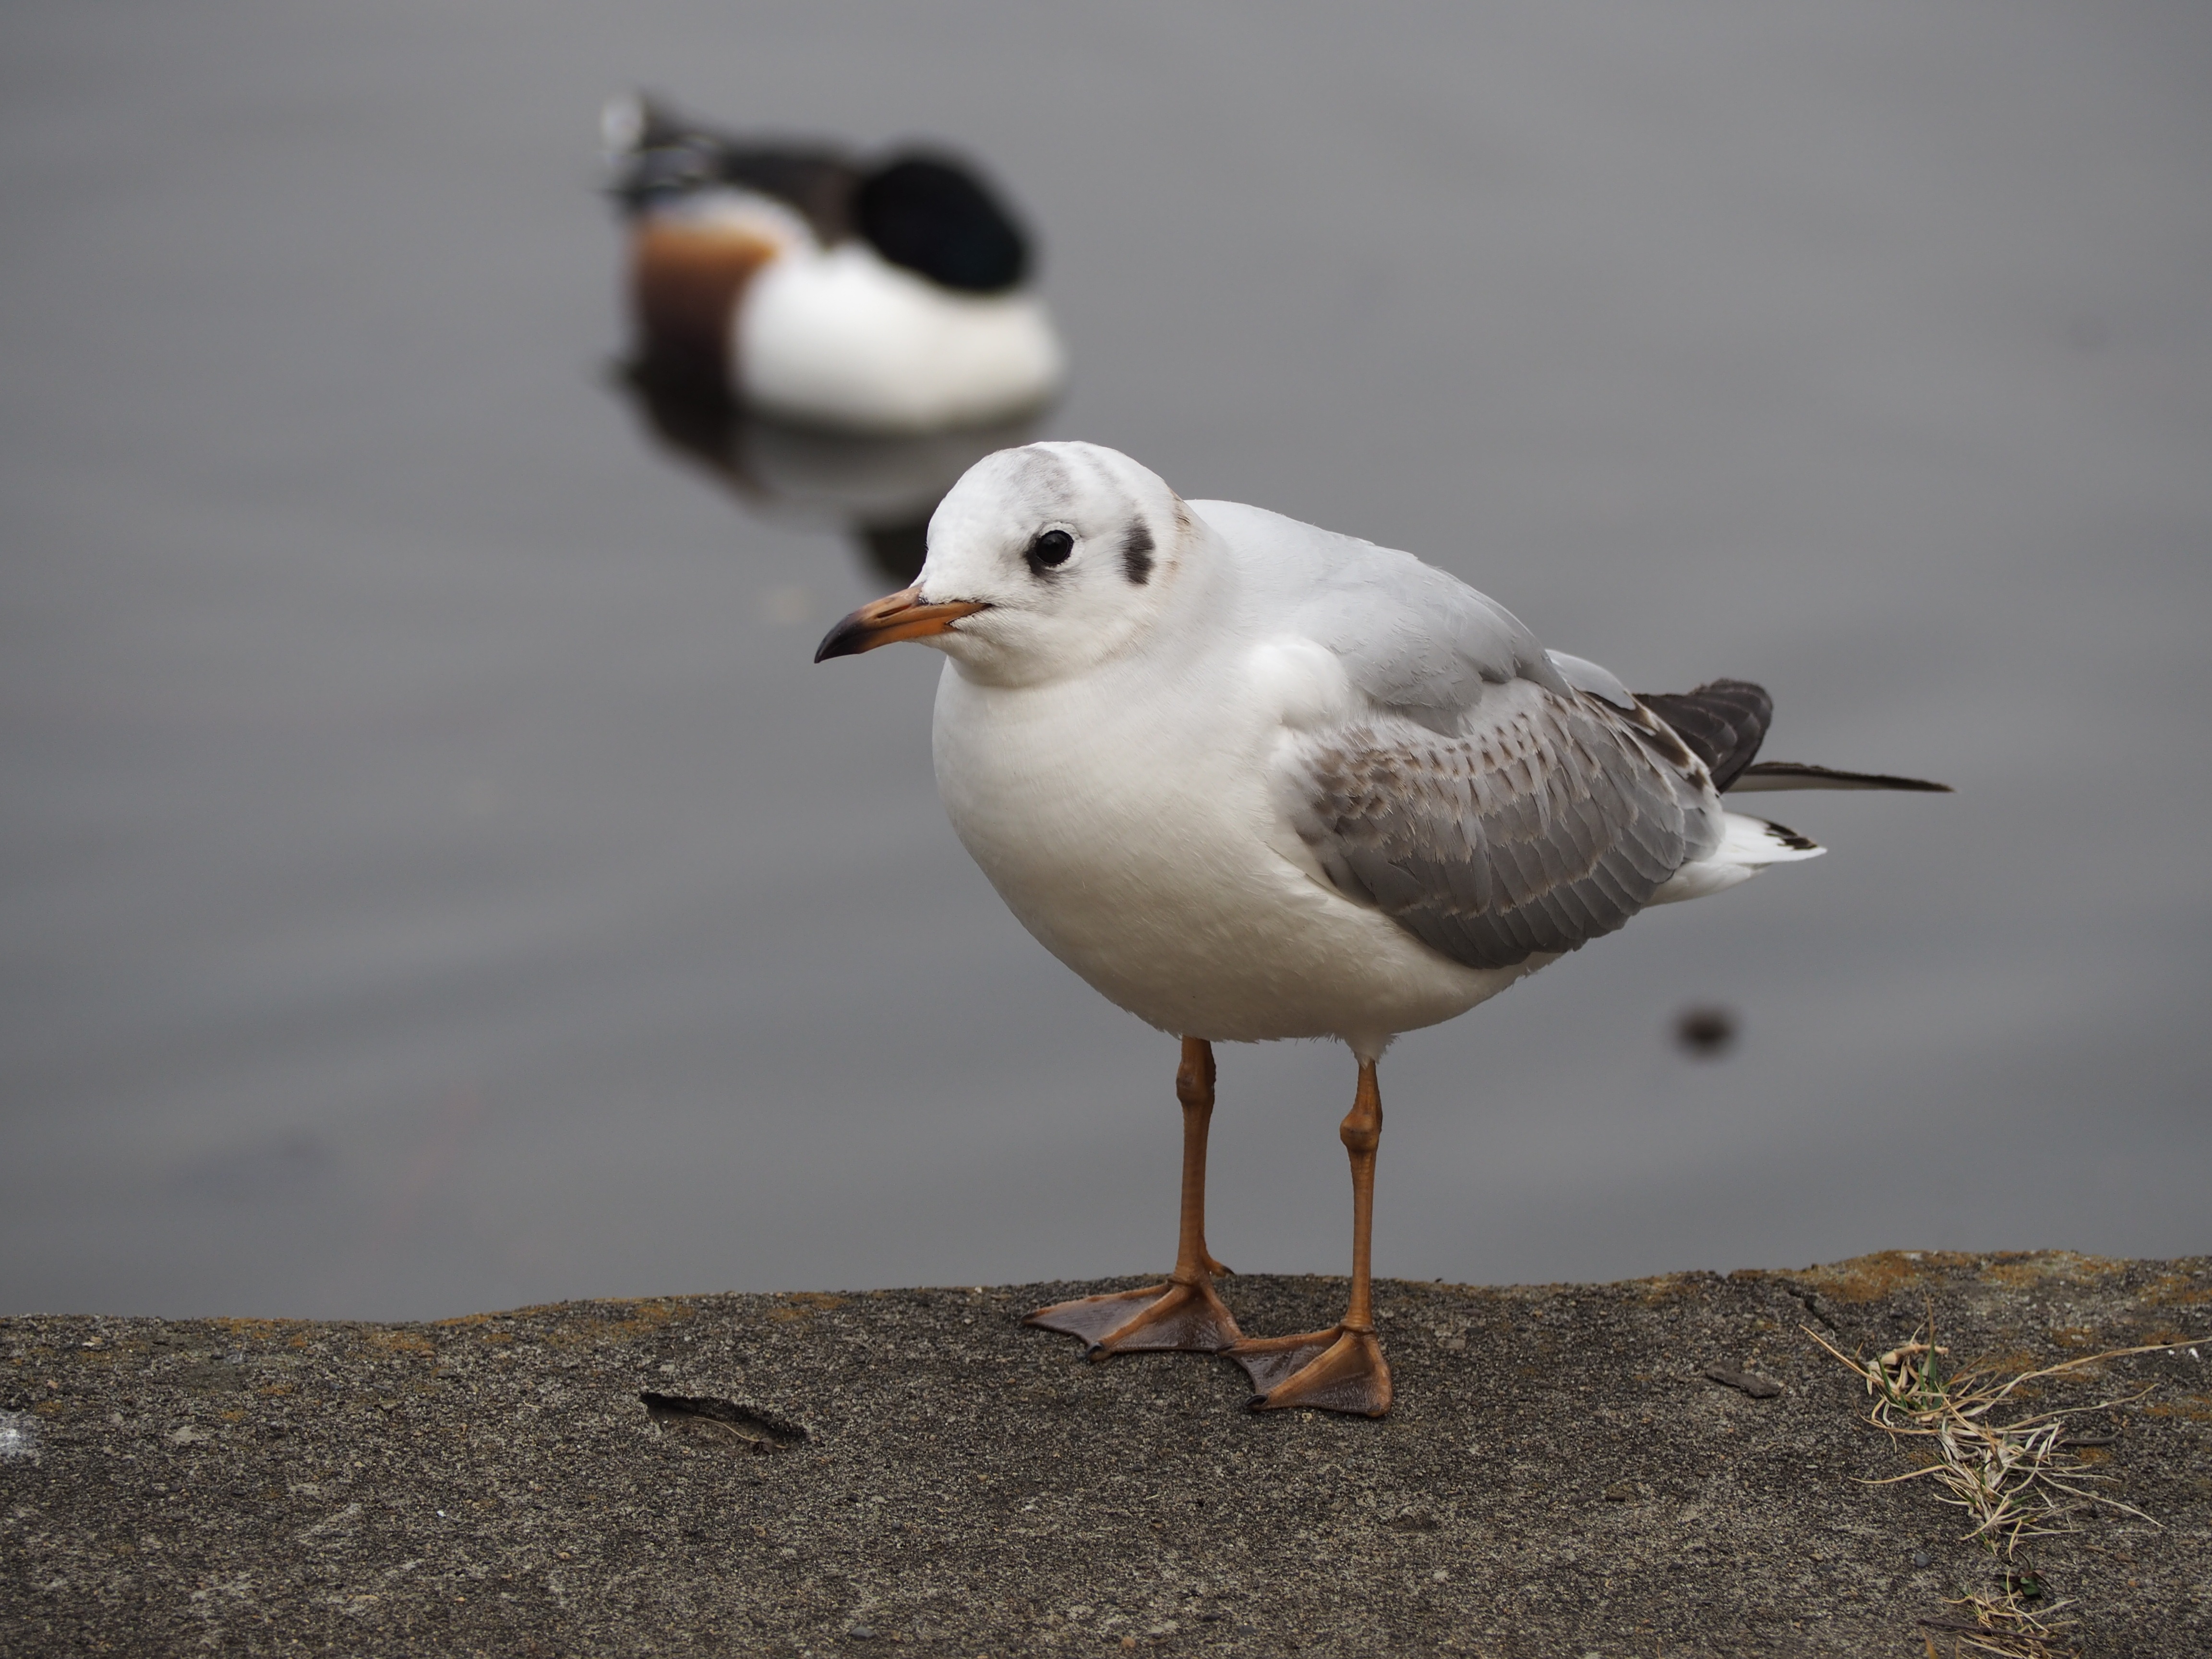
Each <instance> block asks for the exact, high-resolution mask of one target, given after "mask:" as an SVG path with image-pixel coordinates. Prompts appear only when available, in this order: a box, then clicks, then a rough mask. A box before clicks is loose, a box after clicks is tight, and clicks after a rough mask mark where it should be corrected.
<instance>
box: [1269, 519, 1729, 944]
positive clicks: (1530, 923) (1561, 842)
mask: <svg viewBox="0 0 2212 1659" xmlns="http://www.w3.org/2000/svg"><path fill="white" fill-rule="evenodd" d="M1401 557H1402V556H1401ZM1363 562H1364V561H1363ZM1406 562H1407V563H1408V564H1414V563H1415V562H1414V561H1413V560H1411V559H1410V558H1407V560H1406ZM1415 568H1417V569H1418V570H1419V571H1421V572H1422V573H1423V576H1422V577H1421V578H1420V579H1418V580H1417V581H1416V582H1415V583H1414V584H1413V586H1410V587H1409V588H1408V587H1403V586H1401V584H1403V583H1404V581H1405V578H1404V577H1403V575H1402V574H1401V572H1399V571H1398V570H1396V569H1395V568H1391V569H1388V570H1378V571H1375V572H1372V573H1370V574H1371V575H1374V576H1381V577H1383V578H1384V580H1383V582H1382V583H1381V584H1380V586H1382V587H1383V589H1384V591H1383V592H1379V593H1378V592H1375V591H1372V589H1373V587H1374V586H1376V584H1374V583H1373V582H1371V581H1370V583H1369V584H1367V585H1366V586H1369V588H1370V591H1368V592H1364V593H1360V594H1358V595H1357V596H1355V597H1354V599H1353V603H1352V604H1350V605H1334V604H1333V605H1331V606H1330V612H1329V615H1328V617H1326V618H1322V617H1314V618H1311V619H1310V621H1309V625H1308V626H1307V627H1305V628H1304V629H1302V631H1304V632H1305V633H1306V634H1307V635H1308V636H1309V637H1310V638H1314V639H1316V640H1318V641H1320V642H1321V643H1322V644H1324V645H1327V646H1328V647H1329V648H1330V649H1331V650H1332V651H1334V653H1336V655H1337V657H1338V659H1339V661H1340V662H1341V663H1342V664H1343V665H1344V666H1345V669H1346V673H1347V674H1348V676H1349V677H1350V678H1351V679H1352V684H1353V685H1354V686H1355V687H1356V688H1358V690H1360V691H1361V692H1362V693H1364V696H1365V698H1366V701H1367V702H1368V708H1369V712H1368V713H1367V714H1366V715H1365V716H1364V718H1358V719H1355V720H1350V721H1347V722H1346V723H1345V724H1342V725H1340V726H1333V727H1330V728H1328V729H1325V730H1318V731H1308V732H1297V733H1294V734H1292V736H1291V741H1290V742H1289V743H1288V744H1286V745H1285V748H1284V749H1283V750H1281V751H1279V752H1280V759H1279V773H1278V775H1277V783H1278V787H1279V790H1280V792H1281V793H1280V799H1281V801H1282V804H1283V805H1284V807H1285V810H1286V811H1287V812H1288V813H1289V816H1290V818H1291V823H1292V825H1293V826H1294V827H1295V829H1297V834H1298V836H1299V838H1300V840H1302V841H1303V842H1304V843H1305V845H1306V846H1307V847H1308V848H1310V850H1311V851H1312V853H1313V854H1314V856H1315V858H1316V860H1317V861H1318V862H1319V864H1320V866H1321V867H1322V872H1323V873H1324V874H1325V875H1326V876H1327V877H1328V880H1329V881H1330V883H1331V884H1334V886H1335V887H1336V888H1337V890H1339V891H1340V892H1342V893H1343V894H1344V895H1345V896H1347V897H1349V898H1352V899H1353V900H1356V901H1357V902H1361V903H1364V904H1371V905H1373V906H1375V907H1376V908H1378V909H1380V910H1381V911H1383V914H1384V915H1388V916H1389V917H1390V918H1391V919H1392V920H1393V921H1396V922H1397V923H1398V924H1399V925H1400V926H1401V927H1404V928H1406V929H1407V931H1408V932H1409V933H1413V935H1414V936H1415V937H1416V938H1418V939H1421V940H1422V941H1423V942H1424V943H1425V944H1427V945H1430V946H1431V947H1432V948H1434V949H1435V950H1437V951H1442V952H1443V954H1444V955H1446V956H1448V957H1452V958H1453V959H1454V960H1455V961H1457V962H1462V963H1466V964H1467V965H1468V966H1469V967H1471V968H1505V967H1510V966H1512V965H1514V964H1515V963H1520V962H1523V961H1526V960H1527V959H1528V957H1531V956H1534V955H1537V954H1540V953H1549V952H1557V951H1571V950H1573V949H1575V948H1576V947H1577V945H1582V944H1583V943H1584V942H1585V941H1586V940H1589V939H1596V938H1598V937H1600V936H1601V935H1602V934H1606V933H1612V932H1613V930H1614V929H1615V928H1617V927H1620V926H1621V924H1622V923H1624V922H1626V921H1627V920H1628V918H1629V917H1631V916H1632V915H1635V914H1636V913H1637V911H1638V910H1640V909H1642V908H1644V906H1645V905H1646V904H1648V903H1649V902H1650V900H1651V896H1652V895H1653V894H1654V893H1655V892H1656V891H1657V890H1658V889H1659V887H1660V886H1661V885H1662V884H1663V883H1664V882H1665V881H1666V880H1667V878H1668V877H1670V876H1672V875H1673V874H1674V872H1675V871H1676V870H1678V869H1680V867H1681V866H1683V865H1684V864H1685V863H1686V862H1688V861H1689V860H1692V859H1693V858H1696V857H1699V856H1701V855H1702V854H1704V853H1705V852H1707V851H1709V850H1711V847H1712V846H1713V845H1715V844H1717V840H1718V836H1719V829H1720V818H1721V812H1720V808H1719V805H1718V802H1717V799H1716V798H1715V797H1714V795H1713V794H1712V793H1711V787H1710V785H1709V783H1708V782H1707V781H1706V778H1705V772H1704V769H1703V767H1701V766H1700V765H1699V764H1698V763H1696V761H1695V760H1694V759H1693V758H1692V757H1691V755H1690V754H1689V753H1688V752H1687V751H1686V750H1684V749H1683V748H1682V746H1681V745H1680V743H1678V742H1677V741H1676V740H1675V738H1674V734H1673V733H1672V732H1668V730H1666V728H1665V727H1664V726H1661V725H1660V724H1659V722H1657V721H1656V720H1653V719H1651V717H1650V716H1649V715H1648V714H1644V713H1643V711H1641V710H1638V709H1634V708H1625V709H1624V708H1615V707H1613V706H1611V705H1610V704H1609V703H1608V702H1607V700H1605V699H1604V698H1602V697H1601V696H1597V695H1593V694H1591V693H1588V692H1584V691H1582V690H1577V689H1576V688H1575V686H1574V685H1571V684H1569V683H1568V680H1567V678H1565V677H1564V676H1563V675H1562V673H1561V671H1560V670H1561V667H1562V664H1561V663H1559V662H1555V661H1553V660H1552V659H1548V658H1547V656H1546V654H1545V653H1544V652H1543V651H1542V649H1541V647H1538V646H1537V645H1536V643H1535V641H1534V638H1533V637H1532V636H1530V635H1529V634H1528V630H1527V629H1525V628H1523V627H1522V625H1521V623H1519V622H1518V621H1517V620H1516V619H1515V618H1514V617H1512V616H1511V615H1510V613H1509V612H1507V611H1504V610H1503V609H1502V608H1501V607H1498V606H1497V605H1494V604H1492V602H1491V601H1489V600H1487V599H1483V597H1482V596H1481V595H1480V594H1478V593H1475V592H1474V590H1473V589H1471V588H1468V587H1466V586H1463V585H1462V584H1460V583H1459V582H1457V581H1456V580H1454V579H1452V578H1450V577H1449V576H1446V575H1444V574H1443V572H1441V571H1436V570H1433V569H1431V568H1429V567H1425V566H1419V565H1417V564H1416V565H1415ZM1430 578H1435V579H1439V580H1441V581H1442V582H1443V583H1448V584H1449V586H1450V588H1452V589H1456V590H1457V594H1456V595H1455V594H1451V593H1449V592H1445V591H1444V590H1443V589H1441V588H1437V586H1436V583H1435V582H1433V581H1431V580H1428V579H1430ZM1332 586H1334V587H1336V588H1337V589H1338V591H1337V592H1335V593H1333V594H1331V595H1329V596H1328V597H1329V598H1330V599H1341V598H1343V597H1345V596H1344V595H1343V593H1342V590H1341V585H1339V584H1332ZM1401 595H1402V596H1403V597H1405V598H1407V599H1412V600H1413V601H1414V602H1415V603H1413V604H1400V603H1398V599H1399V597H1400V596H1401ZM1462 595H1463V596H1466V598H1465V599H1461V598H1459V597H1458V596H1462ZM1468 600H1473V601H1474V602H1475V603H1474V604H1469V603H1468V602H1467V601H1468ZM1439 601H1444V602H1443V603H1439ZM1417 611H1418V614H1417ZM1301 620H1302V621H1308V620H1309V619H1307V618H1304V617H1302V618H1301ZM1565 665H1566V666H1571V667H1573V668H1575V669H1576V670H1577V671H1580V670H1582V669H1583V668H1584V667H1585V666H1586V665H1583V664H1581V663H1579V662H1578V661H1577V660H1576V659H1565ZM1598 672H1600V673H1602V671H1598ZM1605 678H1606V679H1607V681H1611V677H1610V676H1609V675H1608V676H1606V677H1605ZM1614 684H1617V682H1614Z"/></svg>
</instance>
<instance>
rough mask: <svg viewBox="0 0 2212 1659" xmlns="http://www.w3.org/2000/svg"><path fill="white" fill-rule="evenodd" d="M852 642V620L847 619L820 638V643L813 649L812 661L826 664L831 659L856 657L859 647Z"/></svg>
mask: <svg viewBox="0 0 2212 1659" xmlns="http://www.w3.org/2000/svg"><path fill="white" fill-rule="evenodd" d="M853 641H854V633H853V619H852V618H851V617H846V618H845V619H844V620H843V621H842V622H840V623H838V624H837V625H836V627H835V628H833V629H830V630H829V632H828V633H827V634H824V635H823V636H822V643H821V644H819V645H817V646H816V647H814V660H815V661H817V662H827V661H829V659H830V658H832V657H851V656H857V655H858V654H859V653H860V647H858V646H856V645H855V644H854V642H853Z"/></svg>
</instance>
